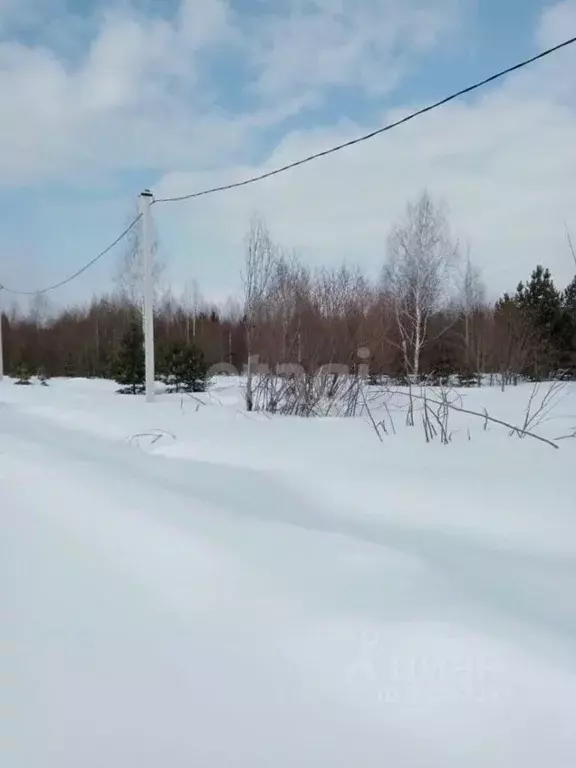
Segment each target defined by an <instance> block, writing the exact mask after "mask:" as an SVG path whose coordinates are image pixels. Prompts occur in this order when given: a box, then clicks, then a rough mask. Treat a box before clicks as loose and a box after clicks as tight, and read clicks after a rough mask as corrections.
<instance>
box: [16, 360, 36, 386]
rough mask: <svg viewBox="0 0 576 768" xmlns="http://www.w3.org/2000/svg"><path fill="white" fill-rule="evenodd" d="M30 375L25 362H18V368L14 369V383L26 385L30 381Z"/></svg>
mask: <svg viewBox="0 0 576 768" xmlns="http://www.w3.org/2000/svg"><path fill="white" fill-rule="evenodd" d="M30 379H31V375H30V371H29V370H28V367H27V366H26V364H25V363H20V365H19V366H18V368H17V369H16V381H15V382H14V384H18V385H20V386H28V385H30V384H31V383H32V382H31V381H30Z"/></svg>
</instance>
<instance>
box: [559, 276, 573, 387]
mask: <svg viewBox="0 0 576 768" xmlns="http://www.w3.org/2000/svg"><path fill="white" fill-rule="evenodd" d="M562 310H563V325H562V356H561V367H562V369H563V370H564V371H566V374H567V375H568V377H570V378H576V276H575V277H574V279H573V280H572V282H571V283H570V285H569V286H568V287H567V288H566V290H565V291H564V294H563V296H562Z"/></svg>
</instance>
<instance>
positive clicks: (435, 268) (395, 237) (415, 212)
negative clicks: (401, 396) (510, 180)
mask: <svg viewBox="0 0 576 768" xmlns="http://www.w3.org/2000/svg"><path fill="white" fill-rule="evenodd" d="M457 258H458V248H457V246H456V245H455V244H454V243H453V242H452V239H451V236H450V232H449V227H448V221H447V218H446V215H445V213H444V211H443V209H442V207H441V206H437V205H435V204H434V202H433V201H432V199H431V198H430V196H429V195H428V193H426V192H425V193H423V194H422V195H421V197H420V198H419V200H418V201H417V202H416V203H410V204H408V207H407V210H406V217H405V220H404V221H403V222H402V223H401V224H399V225H396V226H395V227H394V228H393V230H392V232H391V233H390V235H389V238H388V258H387V263H386V264H385V266H384V269H383V273H382V284H383V291H384V293H385V295H387V296H388V298H389V299H390V301H391V302H392V305H393V307H394V313H395V317H396V323H397V326H398V331H399V335H400V342H399V346H400V349H401V351H402V356H403V362H404V368H405V371H406V373H407V374H408V375H412V376H413V377H414V378H418V376H419V374H420V355H421V352H422V348H423V347H424V346H425V344H426V343H427V342H428V341H429V338H428V322H429V320H430V317H431V316H432V315H433V314H434V313H435V312H437V311H438V310H439V309H441V307H442V305H443V304H445V303H446V302H447V300H448V296H449V290H450V287H451V280H452V278H453V276H454V268H455V266H456V264H457Z"/></svg>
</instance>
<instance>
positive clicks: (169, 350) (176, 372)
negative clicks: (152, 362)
mask: <svg viewBox="0 0 576 768" xmlns="http://www.w3.org/2000/svg"><path fill="white" fill-rule="evenodd" d="M159 371H160V375H161V380H162V381H163V382H164V383H165V384H166V386H167V387H168V390H169V391H170V392H204V391H205V390H206V387H207V385H208V381H207V377H208V366H207V364H206V361H205V359H204V354H203V353H202V351H201V350H200V349H198V347H196V346H195V345H194V344H186V343H182V342H175V343H173V344H171V345H170V346H169V347H166V348H165V349H164V350H163V351H162V352H161V354H160V355H159Z"/></svg>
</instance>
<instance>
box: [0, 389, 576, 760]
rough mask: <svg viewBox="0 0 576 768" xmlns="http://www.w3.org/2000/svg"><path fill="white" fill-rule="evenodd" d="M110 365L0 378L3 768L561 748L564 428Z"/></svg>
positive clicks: (500, 405)
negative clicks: (139, 390)
mask: <svg viewBox="0 0 576 768" xmlns="http://www.w3.org/2000/svg"><path fill="white" fill-rule="evenodd" d="M114 388H115V387H114V385H113V384H111V383H110V382H101V381H84V380H76V381H73V380H54V381H52V382H51V383H50V386H48V387H41V386H39V385H34V386H31V387H17V386H14V385H13V383H12V382H11V381H9V380H4V382H3V383H2V384H0V590H1V596H0V604H1V610H2V613H1V617H2V624H1V633H0V766H2V768H4V767H5V768H159V766H166V768H192V767H194V768H296V767H298V768H301V767H305V768H321V767H324V766H325V767H326V768H340V767H342V768H344V767H346V768H376V767H378V768H382V766H391V767H394V768H500V767H501V768H531V767H532V766H534V768H536V766H537V767H538V768H541V766H543V765H546V766H551V768H573V766H574V765H576V728H575V727H574V722H575V716H576V599H575V595H576V501H575V494H574V477H575V472H576V439H565V440H560V441H559V442H558V445H559V446H560V448H559V449H558V450H555V449H554V448H552V447H550V446H549V445H547V444H545V443H542V442H538V441H536V440H535V439H532V438H531V437H525V438H523V439H520V438H519V437H517V436H513V437H511V436H510V435H509V434H508V430H507V429H505V428H503V427H501V426H498V425H496V424H494V423H489V424H488V425H485V424H484V422H483V420H482V419H479V418H476V417H471V416H468V415H465V414H462V413H454V414H452V415H451V416H450V430H451V433H452V442H451V443H450V444H449V445H442V444H441V443H440V442H439V441H438V439H436V440H435V441H433V442H431V443H426V441H425V439H424V433H423V429H422V427H421V426H417V427H414V428H408V427H406V426H405V423H404V417H403V415H402V413H401V412H400V411H399V410H394V407H393V406H394V404H393V403H391V404H389V407H390V408H391V411H390V412H391V413H392V414H393V417H394V422H395V429H396V434H393V432H392V429H391V428H389V430H388V434H387V435H384V437H383V441H382V442H380V441H379V439H378V437H377V435H376V433H375V431H374V429H373V427H372V425H371V423H370V421H369V420H368V419H366V418H356V419H337V418H329V419H314V420H312V419H310V420H303V419H296V418H286V417H273V418H271V417H268V416H265V415H262V414H246V413H245V412H244V411H243V407H242V392H241V387H240V386H239V382H238V381H237V380H226V379H219V380H217V381H216V383H215V385H214V386H213V388H212V389H211V391H210V393H207V394H205V395H200V396H197V397H194V398H192V397H189V396H179V395H171V396H168V395H162V396H160V397H158V399H157V401H156V402H155V403H153V404H147V403H145V402H144V400H143V399H142V398H136V397H127V396H119V395H116V394H115V393H114ZM530 393H531V387H530V386H525V385H522V386H519V387H516V388H514V387H511V388H508V389H507V390H506V391H505V392H501V391H499V389H497V388H483V389H481V390H470V391H466V392H464V391H463V392H462V395H463V398H464V399H463V405H464V407H466V408H469V409H472V410H478V411H482V410H483V408H484V407H486V408H487V409H488V412H489V413H490V414H491V415H492V416H493V417H495V418H498V419H502V420H504V421H507V422H513V423H515V424H516V423H519V424H521V423H522V421H523V418H524V415H523V414H524V409H525V406H526V403H527V401H528V399H529V397H530ZM543 393H544V390H542V393H541V394H543ZM539 396H541V395H539ZM404 404H405V399H404ZM383 415H384V414H375V417H376V418H377V419H379V418H382V417H383ZM416 421H417V423H418V419H416ZM485 426H487V428H485ZM575 427H576V386H574V385H569V386H567V387H566V389H565V391H564V392H563V393H561V397H559V398H558V402H557V404H556V408H555V409H554V411H553V412H551V413H549V414H548V417H547V419H546V420H545V421H544V422H543V423H541V424H539V425H537V426H536V428H535V429H536V431H537V432H538V434H540V435H542V436H546V437H548V438H551V439H554V438H556V437H561V436H563V435H566V434H568V433H570V432H571V431H573V430H574V428H575Z"/></svg>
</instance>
